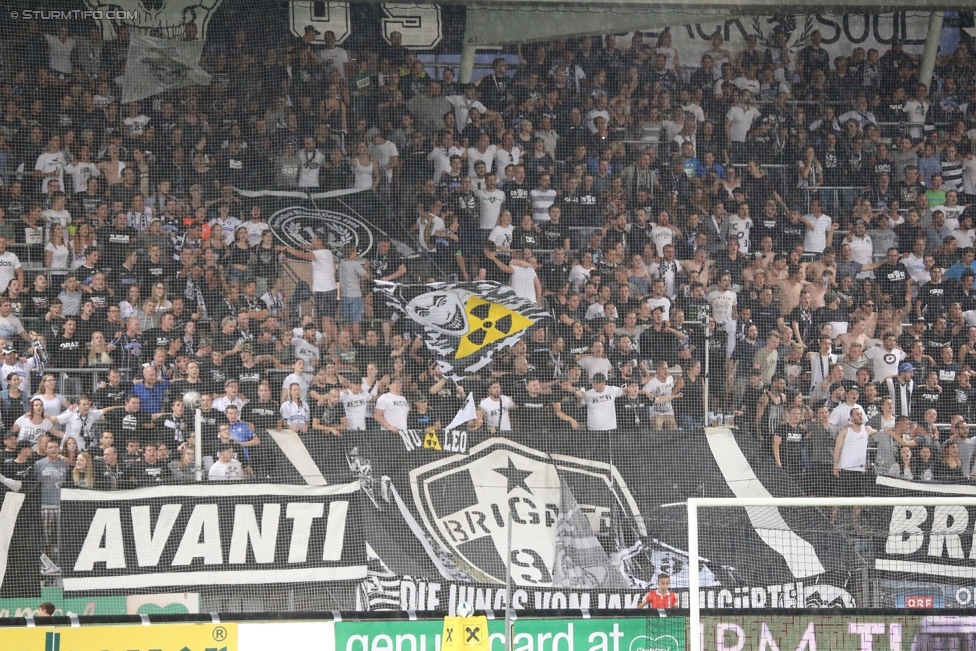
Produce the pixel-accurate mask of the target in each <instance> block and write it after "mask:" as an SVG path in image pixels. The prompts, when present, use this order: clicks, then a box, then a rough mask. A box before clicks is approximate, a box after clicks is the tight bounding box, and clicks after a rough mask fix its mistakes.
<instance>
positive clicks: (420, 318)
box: [374, 281, 551, 377]
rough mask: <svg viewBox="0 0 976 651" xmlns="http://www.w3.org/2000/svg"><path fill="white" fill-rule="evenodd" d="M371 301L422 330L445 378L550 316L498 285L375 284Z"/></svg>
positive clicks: (476, 365)
mask: <svg viewBox="0 0 976 651" xmlns="http://www.w3.org/2000/svg"><path fill="white" fill-rule="evenodd" d="M374 291H375V292H377V294H376V296H375V297H374V298H375V299H378V300H382V301H384V302H386V304H387V305H389V306H390V307H391V308H393V310H394V311H395V312H396V313H397V315H399V316H400V317H401V318H406V319H410V320H411V321H413V322H414V323H416V324H417V326H418V327H419V329H420V330H421V336H423V337H424V341H425V343H426V344H427V348H428V349H429V350H430V351H432V352H433V353H435V355H436V357H437V361H438V362H439V364H440V366H441V369H442V370H443V371H444V373H445V375H448V376H450V375H452V374H453V376H454V377H461V376H463V375H465V374H468V373H474V372H475V371H477V370H478V369H480V368H482V367H483V366H485V365H486V364H488V362H490V361H491V358H492V356H493V355H494V354H495V353H496V352H498V351H499V350H503V349H505V348H508V347H509V346H513V345H514V344H515V343H516V342H518V340H519V339H521V338H522V337H524V336H525V335H526V334H527V333H528V331H529V329H530V328H532V326H534V325H535V324H537V323H539V322H540V321H543V320H544V319H549V318H551V315H550V314H549V313H548V312H546V311H545V310H544V309H542V308H540V307H539V306H537V305H536V304H535V303H533V302H531V301H528V300H526V299H524V298H520V297H519V296H516V295H515V292H514V291H513V290H512V288H511V287H506V286H504V285H500V284H499V283H496V282H468V283H463V282H462V283H442V282H438V283H430V284H427V285H400V284H396V283H389V282H382V281H378V282H377V283H376V288H375V289H374Z"/></svg>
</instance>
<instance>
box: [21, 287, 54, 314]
mask: <svg viewBox="0 0 976 651" xmlns="http://www.w3.org/2000/svg"><path fill="white" fill-rule="evenodd" d="M59 293H60V289H59V288H55V287H52V286H48V288H47V289H45V290H44V291H43V292H39V291H37V290H36V289H34V288H33V287H32V288H31V290H30V291H29V292H27V300H26V301H25V305H26V306H27V307H26V316H29V317H36V318H41V317H43V316H44V315H45V314H47V310H48V307H50V304H51V301H53V300H54V299H56V298H57V297H58V294H59Z"/></svg>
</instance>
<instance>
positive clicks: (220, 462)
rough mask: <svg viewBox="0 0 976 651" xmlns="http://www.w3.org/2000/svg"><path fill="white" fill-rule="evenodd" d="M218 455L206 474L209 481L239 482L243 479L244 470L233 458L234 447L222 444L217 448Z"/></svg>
mask: <svg viewBox="0 0 976 651" xmlns="http://www.w3.org/2000/svg"><path fill="white" fill-rule="evenodd" d="M218 448H219V450H220V453H219V456H218V457H217V460H216V461H214V464H213V465H212V466H210V470H209V471H208V472H207V478H208V479H209V480H210V481H239V480H241V479H243V478H244V468H243V467H242V466H241V462H240V461H238V460H237V459H235V458H234V446H233V445H231V444H230V443H222V444H220V445H219V446H218Z"/></svg>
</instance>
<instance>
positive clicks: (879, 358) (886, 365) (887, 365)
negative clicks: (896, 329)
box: [864, 332, 908, 384]
mask: <svg viewBox="0 0 976 651" xmlns="http://www.w3.org/2000/svg"><path fill="white" fill-rule="evenodd" d="M883 336H884V339H883V340H882V341H881V342H880V343H877V342H878V340H877V339H874V340H872V341H874V342H875V343H876V344H877V345H875V346H872V347H871V348H868V349H867V350H865V351H864V356H865V357H867V358H868V359H870V360H871V362H872V364H873V366H872V369H871V370H872V372H873V374H874V380H875V382H878V383H879V384H880V383H881V382H882V381H884V380H885V379H886V378H889V377H891V376H893V375H897V374H898V365H899V364H900V363H901V360H903V359H905V357H907V356H908V355H907V353H905V351H903V350H902V349H901V348H899V347H898V344H897V342H898V340H897V338H896V337H895V335H894V334H893V333H891V332H886V333H884V335H883Z"/></svg>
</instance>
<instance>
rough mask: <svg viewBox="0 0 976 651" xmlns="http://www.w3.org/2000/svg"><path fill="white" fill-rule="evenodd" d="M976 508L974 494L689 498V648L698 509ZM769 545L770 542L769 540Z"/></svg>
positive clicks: (696, 646)
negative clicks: (965, 495) (941, 495)
mask: <svg viewBox="0 0 976 651" xmlns="http://www.w3.org/2000/svg"><path fill="white" fill-rule="evenodd" d="M899 506H912V507H951V506H959V507H970V508H971V507H976V496H973V497H761V498H760V497H757V498H738V497H724V498H707V497H706V498H699V497H695V498H689V499H688V501H687V508H688V570H689V571H688V592H689V594H688V605H689V616H688V631H689V639H688V649H689V650H690V651H703V650H702V637H701V608H702V604H701V599H700V594H701V586H700V583H699V576H700V572H701V567H702V566H701V560H702V559H701V556H700V545H699V511H700V510H701V509H709V508H769V509H780V508H807V507H830V508H834V507H840V508H844V507H899ZM767 544H768V543H767Z"/></svg>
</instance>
